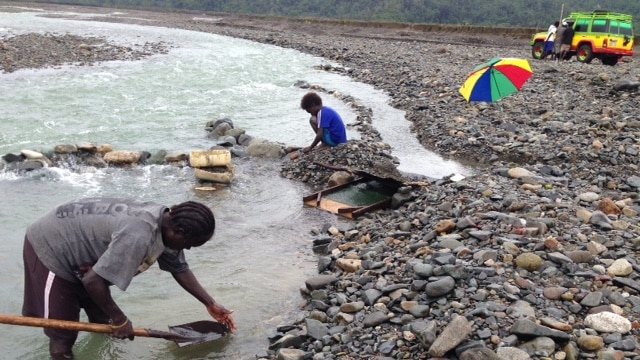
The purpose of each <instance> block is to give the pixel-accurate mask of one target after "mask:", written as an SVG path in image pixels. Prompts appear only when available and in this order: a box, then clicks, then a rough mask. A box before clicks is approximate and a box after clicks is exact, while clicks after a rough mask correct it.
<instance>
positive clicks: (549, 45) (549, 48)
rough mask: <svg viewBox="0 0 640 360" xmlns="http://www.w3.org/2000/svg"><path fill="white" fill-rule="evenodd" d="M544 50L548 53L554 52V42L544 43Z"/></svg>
mask: <svg viewBox="0 0 640 360" xmlns="http://www.w3.org/2000/svg"><path fill="white" fill-rule="evenodd" d="M544 49H545V50H546V51H553V41H547V42H545V43H544Z"/></svg>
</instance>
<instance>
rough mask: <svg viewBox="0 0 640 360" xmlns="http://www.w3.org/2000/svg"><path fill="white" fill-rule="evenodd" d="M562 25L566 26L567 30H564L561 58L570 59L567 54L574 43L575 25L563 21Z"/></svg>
mask: <svg viewBox="0 0 640 360" xmlns="http://www.w3.org/2000/svg"><path fill="white" fill-rule="evenodd" d="M572 25H573V24H572ZM562 26H563V27H564V28H565V30H564V31H563V32H562V39H561V42H562V44H561V45H560V60H561V61H566V60H569V59H567V55H568V54H569V52H570V51H571V43H573V36H574V35H575V31H574V30H573V26H569V25H568V24H567V23H566V22H563V23H562Z"/></svg>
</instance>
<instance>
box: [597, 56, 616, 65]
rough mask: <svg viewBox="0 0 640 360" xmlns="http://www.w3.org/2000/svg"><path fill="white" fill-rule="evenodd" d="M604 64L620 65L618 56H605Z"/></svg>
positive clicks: (603, 58)
mask: <svg viewBox="0 0 640 360" xmlns="http://www.w3.org/2000/svg"><path fill="white" fill-rule="evenodd" d="M601 60H602V63H603V64H605V65H609V66H613V65H615V64H617V63H618V57H617V56H604V57H602V59H601Z"/></svg>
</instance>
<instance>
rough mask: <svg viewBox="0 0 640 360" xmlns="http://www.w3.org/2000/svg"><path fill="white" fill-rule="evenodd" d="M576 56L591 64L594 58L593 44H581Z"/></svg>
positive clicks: (581, 60)
mask: <svg viewBox="0 0 640 360" xmlns="http://www.w3.org/2000/svg"><path fill="white" fill-rule="evenodd" d="M576 58H577V59H578V61H580V62H582V63H585V64H589V63H590V62H591V60H593V50H591V45H589V44H582V45H580V47H579V48H578V52H577V53H576Z"/></svg>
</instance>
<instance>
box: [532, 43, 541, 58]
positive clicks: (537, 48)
mask: <svg viewBox="0 0 640 360" xmlns="http://www.w3.org/2000/svg"><path fill="white" fill-rule="evenodd" d="M542 54H544V42H543V41H536V42H535V43H534V44H533V46H532V47H531V56H532V57H533V58H534V59H536V60H540V59H542Z"/></svg>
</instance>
